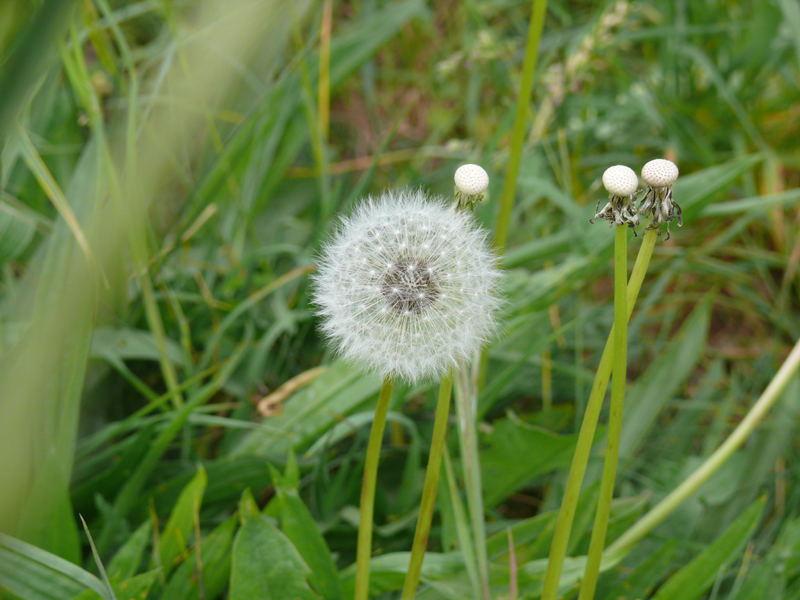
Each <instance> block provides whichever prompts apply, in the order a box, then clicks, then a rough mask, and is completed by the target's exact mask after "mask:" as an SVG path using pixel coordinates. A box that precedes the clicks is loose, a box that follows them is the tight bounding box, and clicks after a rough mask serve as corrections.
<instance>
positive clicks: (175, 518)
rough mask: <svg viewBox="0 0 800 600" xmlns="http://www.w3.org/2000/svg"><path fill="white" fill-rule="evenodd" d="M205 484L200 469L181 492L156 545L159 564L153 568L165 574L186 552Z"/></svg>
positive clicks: (203, 471) (203, 473)
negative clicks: (157, 568)
mask: <svg viewBox="0 0 800 600" xmlns="http://www.w3.org/2000/svg"><path fill="white" fill-rule="evenodd" d="M206 482H207V478H206V471H205V469H203V467H200V468H199V469H198V470H197V475H195V476H194V478H193V479H192V481H190V482H189V485H187V486H186V487H185V488H184V490H183V492H181V495H180V497H179V498H178V502H177V503H176V504H175V507H174V508H173V509H172V514H171V515H170V517H169V520H168V521H167V525H166V527H164V531H163V532H162V533H161V537H160V541H159V545H158V556H159V560H160V564H159V565H155V566H160V567H161V568H162V569H164V572H165V573H169V572H170V571H171V570H172V567H173V566H174V563H175V560H176V559H177V558H178V557H179V556H181V555H182V554H184V553H185V552H186V550H187V541H188V539H189V537H190V535H191V534H192V531H193V530H194V527H195V521H196V519H198V518H199V517H198V514H199V512H200V504H201V503H202V502H203V492H204V491H205V489H206Z"/></svg>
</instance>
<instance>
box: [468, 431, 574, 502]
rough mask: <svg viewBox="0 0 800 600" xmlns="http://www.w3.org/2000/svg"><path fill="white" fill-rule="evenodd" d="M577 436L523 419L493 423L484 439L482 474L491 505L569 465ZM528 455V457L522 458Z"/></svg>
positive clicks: (484, 492)
mask: <svg viewBox="0 0 800 600" xmlns="http://www.w3.org/2000/svg"><path fill="white" fill-rule="evenodd" d="M576 440H577V436H574V435H572V436H561V435H556V434H553V433H550V432H548V431H546V430H544V429H541V428H539V427H535V426H532V425H528V424H527V423H525V422H523V421H521V420H520V419H517V418H514V419H501V420H499V421H495V422H494V423H493V424H492V431H491V433H490V434H489V435H488V436H486V437H485V438H484V440H482V441H483V442H484V444H485V445H486V448H485V449H483V450H482V451H481V475H482V480H483V494H484V501H485V502H486V506H487V508H491V507H492V506H495V505H497V504H498V503H499V502H501V501H502V500H503V499H505V498H506V497H507V496H508V495H509V494H511V493H512V492H514V491H515V490H517V489H519V488H520V487H522V486H524V485H526V484H528V483H530V482H531V481H532V480H533V479H534V478H535V477H537V476H539V475H541V474H543V473H547V472H549V471H553V470H555V469H559V468H562V467H565V466H567V465H568V464H569V460H570V458H571V457H572V453H573V451H574V449H575V442H576ZM520 456H524V457H525V460H519V457H520Z"/></svg>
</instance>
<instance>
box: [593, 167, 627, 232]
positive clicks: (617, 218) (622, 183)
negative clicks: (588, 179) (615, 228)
mask: <svg viewBox="0 0 800 600" xmlns="http://www.w3.org/2000/svg"><path fill="white" fill-rule="evenodd" d="M603 187H604V188H606V191H607V192H608V202H607V203H606V205H605V206H604V207H603V209H602V210H598V209H599V208H600V202H599V201H598V202H597V206H596V207H595V215H594V218H592V219H589V222H590V223H594V219H605V220H606V221H608V222H609V223H611V224H617V225H627V226H628V227H630V228H631V229H633V228H634V227H636V226H637V225H638V224H639V217H638V216H637V215H636V208H635V206H634V200H635V198H634V196H635V195H636V190H637V188H638V187H639V179H638V178H637V177H636V173H634V172H633V169H631V168H630V167H626V166H625V165H614V166H613V167H608V168H607V169H606V170H605V171H604V172H603Z"/></svg>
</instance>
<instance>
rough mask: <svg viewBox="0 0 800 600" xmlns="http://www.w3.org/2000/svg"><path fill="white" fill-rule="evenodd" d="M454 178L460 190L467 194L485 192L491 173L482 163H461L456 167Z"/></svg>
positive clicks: (473, 194)
mask: <svg viewBox="0 0 800 600" xmlns="http://www.w3.org/2000/svg"><path fill="white" fill-rule="evenodd" d="M453 180H454V181H455V183H456V188H457V189H458V191H459V192H461V193H462V194H465V195H467V196H477V195H478V194H483V193H484V192H485V191H486V190H487V188H488V187H489V175H488V174H487V173H486V171H485V170H484V168H483V167H481V166H480V165H473V164H468V165H461V166H460V167H458V169H456V172H455V175H454V176H453Z"/></svg>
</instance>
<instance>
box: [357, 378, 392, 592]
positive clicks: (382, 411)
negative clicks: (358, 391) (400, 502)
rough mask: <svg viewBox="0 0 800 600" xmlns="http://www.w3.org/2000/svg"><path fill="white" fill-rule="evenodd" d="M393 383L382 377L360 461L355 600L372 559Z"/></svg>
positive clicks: (365, 585)
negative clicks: (377, 489)
mask: <svg viewBox="0 0 800 600" xmlns="http://www.w3.org/2000/svg"><path fill="white" fill-rule="evenodd" d="M393 387H394V381H393V380H392V379H391V378H389V377H386V378H385V379H384V380H383V385H382V386H381V393H380V396H379V397H378V406H377V408H376V409H375V418H374V419H373V420H372V429H371V430H370V432H369V443H368V444H367V456H366V459H365V461H364V479H363V483H362V484H361V506H360V508H359V513H358V547H357V549H356V584H355V600H367V597H368V595H369V559H370V557H371V555H372V512H373V509H374V507H375V483H376V479H377V476H378V460H379V459H380V455H381V442H382V441H383V429H384V427H385V426H386V415H387V413H388V412H389V401H390V400H391V399H392V388H393Z"/></svg>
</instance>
